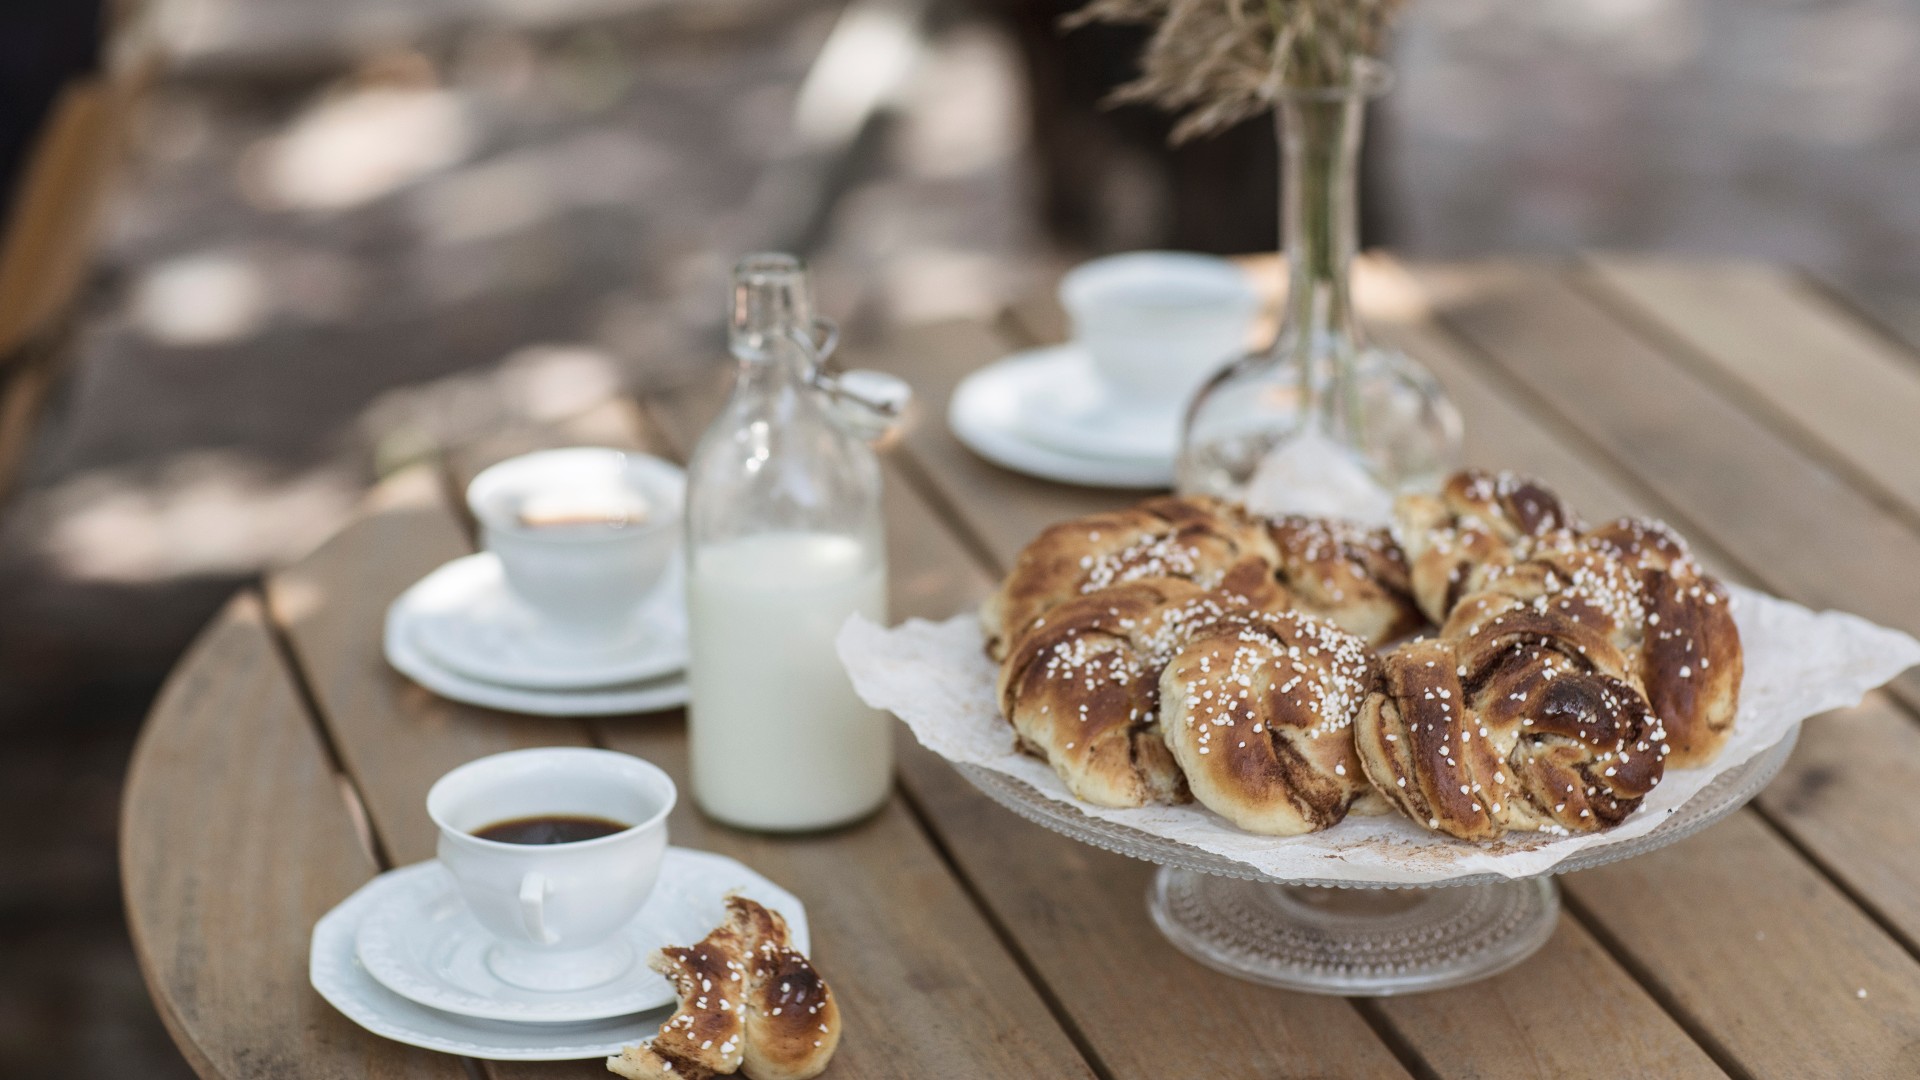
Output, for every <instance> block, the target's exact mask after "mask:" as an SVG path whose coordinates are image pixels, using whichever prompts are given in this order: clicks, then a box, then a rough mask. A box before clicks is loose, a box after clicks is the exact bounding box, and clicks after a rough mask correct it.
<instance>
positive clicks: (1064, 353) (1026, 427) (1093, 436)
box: [947, 344, 1185, 488]
mask: <svg viewBox="0 0 1920 1080" xmlns="http://www.w3.org/2000/svg"><path fill="white" fill-rule="evenodd" d="M1184 405H1185V402H1184V401H1169V402H1166V403H1165V404H1164V405H1163V406H1161V407H1159V408H1155V409H1145V408H1142V407H1140V406H1137V405H1133V404H1131V403H1129V402H1123V401H1120V400H1117V399H1116V398H1115V397H1114V395H1112V394H1110V393H1109V392H1108V391H1107V390H1106V388H1105V386H1104V385H1103V384H1102V382H1101V380H1100V378H1099V376H1097V375H1096V374H1095V373H1094V370H1093V361H1092V359H1091V358H1089V357H1088V356H1087V353H1086V350H1085V349H1083V348H1081V347H1080V346H1078V345H1074V344H1067V345H1054V346H1049V347H1047V348H1043V349H1029V350H1027V351H1025V352H1018V353H1014V354H1013V355H1011V356H1008V357H1006V358H1005V359H1002V360H1000V361H998V362H996V363H993V364H989V365H987V366H986V367H984V368H981V369H980V370H978V371H976V372H974V373H973V374H971V375H969V376H967V377H966V378H965V379H963V380H961V382H960V385H959V386H958V387H956V388H955V389H954V392H953V399H952V401H951V402H950V403H949V404H948V407H947V423H948V425H949V426H950V427H952V429H953V433H954V435H955V436H957V437H958V438H959V439H960V441H961V442H962V443H965V444H966V445H967V447H968V448H969V449H971V450H972V451H973V452H974V453H976V454H979V455H980V456H981V457H983V458H986V459H987V460H988V461H991V462H993V463H994V464H996V465H1000V466H1003V467H1005V468H1008V469H1012V470H1014V471H1015V472H1023V473H1027V474H1029V475H1032V476H1038V477H1042V478H1044V479H1048V480H1059V481H1062V482H1065V483H1069V484H1084V485H1086V486H1089V487H1113V488H1164V487H1169V486H1171V485H1172V484H1173V462H1174V457H1175V456H1176V455H1177V454H1178V453H1179V450H1180V423H1181V420H1182V419H1183V417H1182V415H1181V413H1182V411H1183V406H1184Z"/></svg>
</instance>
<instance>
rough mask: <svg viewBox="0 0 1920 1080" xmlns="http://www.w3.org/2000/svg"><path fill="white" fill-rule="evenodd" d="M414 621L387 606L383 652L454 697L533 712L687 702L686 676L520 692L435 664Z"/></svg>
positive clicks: (591, 712) (621, 711)
mask: <svg viewBox="0 0 1920 1080" xmlns="http://www.w3.org/2000/svg"><path fill="white" fill-rule="evenodd" d="M413 630H414V626H413V622H412V619H411V618H409V616H408V613H407V612H406V611H405V610H404V609H403V608H402V607H401V605H400V602H399V601H397V600H396V601H395V602H394V603H393V606H391V607H389V608H388V609H387V625H386V634H385V638H384V643H383V644H384V650H385V652H386V657H387V663H389V664H392V665H393V667H394V670H396V671H398V672H400V673H401V674H402V675H405V676H406V677H407V678H409V679H412V680H413V681H414V682H417V683H419V684H420V685H421V686H424V687H426V688H427V689H428V690H431V691H433V692H434V693H436V694H439V695H440V696H441V697H444V698H447V699H449V700H452V701H461V702H465V703H466V704H468V705H478V706H480V707H482V708H487V709H504V710H506V711H508V712H518V713H526V714H528V715H531V716H626V715H631V714H634V713H650V712H659V711H661V710H663V709H671V708H674V707H676V706H680V705H685V704H686V703H687V696H688V690H687V680H686V679H685V677H684V676H679V675H674V676H669V677H667V678H664V679H654V680H651V681H649V682H644V683H635V684H632V685H629V686H616V687H605V688H602V689H598V690H521V689H517V688H515V687H510V686H495V685H493V684H492V683H484V682H480V681H479V680H477V679H469V678H467V677H466V676H464V675H459V674H456V673H454V672H452V671H448V670H447V669H446V668H443V667H441V666H440V665H439V664H436V663H434V662H433V660H432V659H430V658H429V657H428V656H427V654H426V653H425V652H424V651H422V650H421V648H420V646H419V644H418V643H417V642H416V641H414V640H413Z"/></svg>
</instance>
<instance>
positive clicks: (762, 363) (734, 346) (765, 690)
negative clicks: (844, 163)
mask: <svg viewBox="0 0 1920 1080" xmlns="http://www.w3.org/2000/svg"><path fill="white" fill-rule="evenodd" d="M730 316H731V320H730V321H731V325H730V329H729V334H728V337H729V345H730V348H731V351H732V352H733V355H734V357H735V358H736V359H738V360H739V362H740V369H739V375H738V379H737V381H736V383H735V384H734V388H733V396H732V397H731V398H729V399H728V401H727V404H726V406H725V407H724V408H723V409H721V411H720V415H719V417H718V418H717V419H715V420H714V422H713V426H712V427H710V428H708V429H707V432H706V434H705V435H704V436H702V437H701V439H700V443H699V445H698V446H697V447H696V448H695V449H694V452H693V459H692V461H691V462H690V463H689V464H688V466H687V481H688V486H687V551H688V578H687V609H688V616H689V620H690V624H691V643H692V660H691V663H690V665H689V684H690V687H691V691H692V700H691V703H690V704H689V706H688V733H689V739H690V741H691V744H692V756H693V794H694V798H695V800H696V801H697V802H698V803H699V805H700V808H701V809H702V810H704V811H706V812H707V813H708V814H709V815H711V816H712V817H715V818H717V819H719V820H721V821H723V822H726V823H728V824H730V825H736V826H740V827H742V828H749V829H764V830H780V831H784V830H804V829H820V828H826V827H829V826H833V825H839V824H842V823H845V822H849V821H852V820H854V819H856V818H859V817H862V816H863V815H865V814H867V813H869V812H871V811H873V810H874V809H876V808H878V807H879V806H880V804H881V803H882V802H884V801H886V798H887V794H888V791H889V789H890V787H891V785H892V778H893V731H892V725H891V722H890V721H889V720H888V719H887V717H886V716H885V715H884V714H883V713H880V712H878V711H877V710H874V709H872V708H869V707H868V706H867V705H866V704H865V703H863V702H862V701H861V700H860V699H859V698H858V697H857V696H855V694H854V692H853V687H852V685H851V684H850V683H849V681H848V679H847V675H846V672H845V671H844V670H843V669H842V668H841V666H840V660H839V657H838V656H837V655H836V654H835V652H834V638H835V636H836V635H837V634H838V633H839V631H840V626H841V624H842V623H843V622H845V621H846V619H847V617H848V616H849V615H851V614H853V613H855V612H858V613H860V614H861V615H864V616H866V617H867V618H869V619H873V620H875V621H881V620H884V619H885V618H886V614H887V570H886V546H885V536H884V533H883V530H882V527H881V521H880V466H879V462H878V461H877V460H876V459H875V457H874V454H873V451H872V450H871V449H870V448H869V447H868V446H867V444H866V442H865V440H864V439H863V438H861V436H860V435H859V434H858V433H856V432H854V431H852V430H849V429H848V426H847V425H846V420H845V417H844V412H845V410H844V409H841V408H839V407H838V406H839V404H840V403H839V402H837V401H836V400H835V398H834V397H833V392H832V383H831V381H830V380H829V379H827V378H826V377H824V376H823V375H822V373H821V372H820V370H819V366H820V361H821V359H822V351H823V350H822V347H821V346H820V345H818V344H817V343H816V337H815V334H816V331H817V330H818V329H820V328H821V327H823V326H829V325H830V324H826V323H824V321H816V320H815V318H814V316H813V308H812V300H811V297H810V296H809V290H808V283H807V271H806V268H805V266H804V265H803V264H802V263H801V262H800V261H799V260H798V259H795V258H793V257H792V256H789V255H749V256H747V257H746V258H744V259H742V260H741V261H740V263H739V264H738V265H737V266H735V267H734V271H733V296H732V310H731V312H730Z"/></svg>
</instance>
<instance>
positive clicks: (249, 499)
mask: <svg viewBox="0 0 1920 1080" xmlns="http://www.w3.org/2000/svg"><path fill="white" fill-rule="evenodd" d="M359 487H360V485H359V482H358V478H357V477H355V476H354V475H353V474H352V473H350V472H348V471H346V470H344V469H338V468H335V469H320V470H315V471H311V472H306V473H301V474H297V475H293V476H275V475H272V474H270V473H268V472H267V471H266V470H263V469H262V468H261V467H260V465H259V464H258V462H256V461H254V460H253V459H251V458H250V457H249V456H248V455H246V454H240V453H233V452H221V451H196V452H193V453H188V454H182V455H179V456H177V457H174V458H170V459H167V460H164V461H161V462H159V463H156V464H153V465H148V466H144V467H140V468H133V469H121V470H101V471H97V472H87V473H82V474H80V475H78V476H74V477H71V478H68V479H65V480H62V481H60V482H59V483H57V484H55V485H53V486H52V487H50V488H46V489H42V490H40V491H37V492H35V493H33V495H32V496H31V497H29V498H27V499H24V500H22V502H21V504H20V505H18V506H16V507H15V510H14V512H16V513H19V514H21V515H22V516H23V517H24V518H26V519H27V520H29V521H33V520H34V519H36V518H37V519H39V522H40V523H41V527H42V530H43V531H42V535H41V553H42V554H43V555H44V556H45V557H46V558H47V559H48V560H49V561H50V562H51V563H52V566H53V568H54V569H55V571H56V572H58V573H60V574H62V575H64V576H66V577H68V578H70V579H72V580H75V581H81V582H108V583H114V584H139V583H142V582H155V581H164V580H167V579H171V578H180V577H194V576H201V575H230V574H247V573H250V572H253V571H256V570H258V569H259V568H260V567H262V566H268V565H274V564H277V563H284V562H287V561H289V560H290V559H292V558H293V557H295V556H297V555H300V554H303V553H305V552H306V551H308V550H309V549H311V548H312V547H313V546H314V544H315V543H317V542H318V541H319V540H321V539H324V538H325V537H326V535H327V534H328V533H330V532H331V531H332V530H333V529H334V528H335V527H336V526H337V525H338V524H339V523H340V521H341V519H342V518H343V517H344V515H345V514H346V512H347V511H348V510H349V509H350V508H351V507H352V506H353V503H354V500H355V499H356V498H358V495H359Z"/></svg>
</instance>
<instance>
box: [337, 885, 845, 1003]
mask: <svg viewBox="0 0 1920 1080" xmlns="http://www.w3.org/2000/svg"><path fill="white" fill-rule="evenodd" d="M362 892H365V893H368V894H369V899H368V904H369V905H370V907H369V909H368V911H367V913H366V914H365V915H364V916H363V917H362V918H361V920H360V927H359V930H358V932H357V933H356V935H355V941H354V945H355V952H356V955H357V956H358V957H359V960H360V963H361V966H363V967H364V968H366V970H367V973H368V974H370V975H372V976H373V977H374V978H375V979H377V980H379V982H380V983H381V985H383V986H385V987H386V988H387V989H389V990H392V991H394V992H395V993H397V994H400V995H401V996H403V997H405V998H407V999H409V1000H411V1001H413V1002H416V1003H418V1004H421V1005H426V1006H430V1007H432V1008H435V1009H439V1010H441V1011H443V1012H449V1013H455V1014H457V1015H460V1016H470V1017H475V1018H478V1019H483V1020H513V1021H519V1022H522V1023H568V1022H578V1021H585V1020H602V1019H607V1018H610V1017H617V1016H628V1015H631V1014H633V1013H637V1012H643V1011H646V1010H648V1009H657V1008H660V1007H661V1006H664V1005H671V1004H673V1000H674V994H673V987H672V986H671V985H670V984H669V983H668V982H667V980H666V979H665V978H663V977H661V976H660V975H658V974H656V973H655V972H654V971H652V970H651V969H650V968H648V967H647V965H646V958H647V957H648V956H649V955H651V954H652V953H653V951H654V950H655V949H658V948H661V947H663V946H667V945H690V944H692V943H694V942H696V941H699V940H700V939H701V938H703V937H706V936H707V933H708V931H710V930H712V929H713V928H714V927H715V926H718V925H719V924H720V923H721V922H722V921H723V920H724V919H725V918H726V906H725V904H724V903H723V901H724V898H725V897H726V895H727V894H728V893H732V892H738V893H740V894H741V895H743V896H747V897H750V898H752V899H754V900H758V901H760V902H761V903H762V904H765V905H766V906H767V907H769V908H772V909H773V910H775V911H778V912H779V913H780V914H781V915H782V916H784V917H785V918H786V920H787V925H788V926H789V927H791V928H792V930H793V939H794V945H795V947H796V948H798V949H799V950H800V951H801V952H803V953H804V952H807V951H808V949H809V945H810V941H809V938H808V933H807V913H806V909H805V908H804V907H803V906H802V905H801V903H800V901H799V900H798V899H797V898H796V897H794V895H793V894H792V893H790V892H787V891H786V890H785V889H782V888H780V887H779V886H778V885H775V884H774V883H773V882H771V881H768V880H767V879H766V878H764V877H761V876H760V875H759V874H757V873H755V872H754V871H752V870H751V869H749V868H747V867H746V866H744V865H742V864H740V863H738V862H736V861H734V860H733V859H729V858H727V857H726V856H724V855H715V854H712V853H711V852H705V851H693V850H690V849H687V848H677V847H676V848H668V849H667V855H666V861H665V862H664V863H663V864H662V865H661V868H660V882H659V884H657V885H656V886H654V891H653V895H652V896H650V897H648V898H647V906H646V907H644V908H642V909H640V914H639V915H637V916H635V918H634V920H633V922H631V923H629V924H628V925H627V927H626V929H625V930H623V931H622V935H621V936H622V938H623V940H624V941H625V943H626V944H627V945H628V946H630V947H631V949H632V953H633V956H634V962H633V966H632V967H630V968H628V969H627V970H626V971H625V972H623V973H621V974H620V975H618V976H616V977H615V978H614V979H613V980H612V981H610V982H606V983H602V984H600V985H599V986H594V987H590V988H588V989H585V990H576V991H570V992H564V993H543V992H541V991H537V990H526V989H522V988H520V987H518V986H514V985H513V984H511V983H508V982H505V981H503V980H501V979H500V978H499V977H498V976H496V975H495V974H494V973H493V972H492V971H490V970H489V969H488V965H487V952H488V950H489V949H490V948H491V947H492V946H493V943H494V939H493V938H492V936H491V935H489V934H488V933H487V932H486V931H485V930H484V929H482V928H481V926H480V924H479V923H478V922H475V921H474V918H473V916H472V915H471V914H469V913H468V911H467V906H466V904H465V902H463V901H462V900H461V899H460V894H459V893H458V892H457V891H456V887H455V885H454V882H453V878H452V877H451V876H449V875H448V874H447V872H446V871H445V870H444V869H443V868H442V867H441V865H440V864H439V863H438V862H434V861H429V862H424V863H418V864H415V865H413V866H409V867H405V868H403V869H400V870H394V871H390V872H388V873H385V874H382V875H380V877H378V878H376V879H375V880H374V882H373V883H372V884H370V885H368V886H367V887H366V888H365V889H363V890H362Z"/></svg>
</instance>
